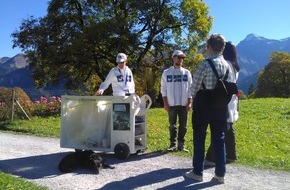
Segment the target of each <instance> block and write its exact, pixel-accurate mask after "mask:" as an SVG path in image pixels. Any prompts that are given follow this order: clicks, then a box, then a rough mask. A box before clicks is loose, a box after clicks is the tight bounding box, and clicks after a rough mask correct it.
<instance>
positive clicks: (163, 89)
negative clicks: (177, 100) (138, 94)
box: [160, 71, 169, 111]
mask: <svg viewBox="0 0 290 190" xmlns="http://www.w3.org/2000/svg"><path fill="white" fill-rule="evenodd" d="M166 84H167V82H166V75H165V72H164V71H163V73H162V77H161V87H160V91H161V94H162V99H163V104H164V109H165V110H166V111H169V104H168V100H167V86H166Z"/></svg>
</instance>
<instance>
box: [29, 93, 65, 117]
mask: <svg viewBox="0 0 290 190" xmlns="http://www.w3.org/2000/svg"><path fill="white" fill-rule="evenodd" d="M24 107H25V110H28V112H29V113H30V115H31V116H39V117H48V116H60V111H61V99H60V97H55V96H52V97H51V98H50V99H47V98H46V97H43V96H41V97H40V100H39V101H34V102H32V101H26V102H25V103H24Z"/></svg>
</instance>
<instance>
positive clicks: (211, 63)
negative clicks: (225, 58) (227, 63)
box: [206, 59, 229, 80]
mask: <svg viewBox="0 0 290 190" xmlns="http://www.w3.org/2000/svg"><path fill="white" fill-rule="evenodd" d="M206 60H207V61H208V63H209V65H210V67H211V69H212V71H213V73H214V74H215V76H216V78H218V79H221V78H222V77H219V75H218V73H217V70H216V68H215V66H214V65H213V62H212V60H211V59H206ZM228 74H229V69H227V72H226V74H225V77H224V80H227V78H228Z"/></svg>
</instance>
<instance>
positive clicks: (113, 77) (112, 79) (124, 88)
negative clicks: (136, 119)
mask: <svg viewBox="0 0 290 190" xmlns="http://www.w3.org/2000/svg"><path fill="white" fill-rule="evenodd" d="M116 63H117V64H118V65H117V66H116V67H114V68H112V69H111V71H110V72H109V74H108V76H107V77H106V80H105V81H104V82H103V83H102V84H101V85H100V88H99V90H98V91H97V92H96V93H97V95H102V94H103V93H104V91H105V90H106V89H107V88H108V87H109V85H110V84H112V89H113V96H128V95H130V94H132V93H135V83H134V79H133V74H132V71H131V69H130V68H129V67H128V66H126V63H127V56H126V54H124V53H119V54H118V55H117V57H116Z"/></svg>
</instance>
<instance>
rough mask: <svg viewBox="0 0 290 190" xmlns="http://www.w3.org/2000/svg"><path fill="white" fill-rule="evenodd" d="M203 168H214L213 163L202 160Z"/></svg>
mask: <svg viewBox="0 0 290 190" xmlns="http://www.w3.org/2000/svg"><path fill="white" fill-rule="evenodd" d="M204 166H207V167H214V166H215V163H214V162H211V161H208V160H204Z"/></svg>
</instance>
